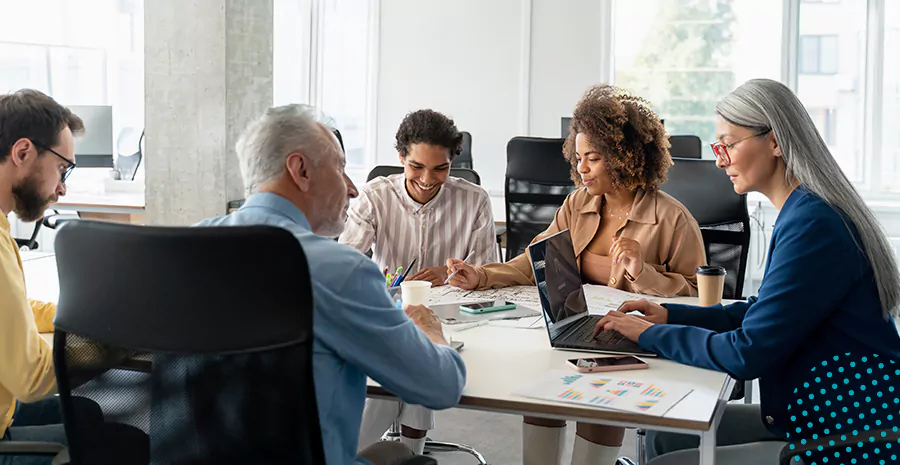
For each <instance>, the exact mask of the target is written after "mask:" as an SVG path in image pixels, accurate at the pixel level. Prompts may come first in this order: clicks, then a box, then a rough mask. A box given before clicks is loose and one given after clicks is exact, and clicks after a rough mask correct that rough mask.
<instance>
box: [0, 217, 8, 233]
mask: <svg viewBox="0 0 900 465" xmlns="http://www.w3.org/2000/svg"><path fill="white" fill-rule="evenodd" d="M0 228H3V230H4V231H6V232H9V218H7V217H6V215H3V214H0Z"/></svg>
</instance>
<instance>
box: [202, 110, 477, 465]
mask: <svg viewBox="0 0 900 465" xmlns="http://www.w3.org/2000/svg"><path fill="white" fill-rule="evenodd" d="M237 155H238V158H239V160H240V167H241V175H242V176H243V179H244V186H245V188H246V189H247V191H248V193H250V194H251V195H250V196H249V197H248V198H247V200H246V202H245V203H244V205H243V206H242V207H241V208H240V209H239V210H238V211H236V212H234V213H232V214H230V215H227V216H224V217H219V218H214V219H210V220H207V221H204V222H203V223H201V226H238V225H271V226H278V227H281V228H284V229H287V230H288V231H290V232H292V233H293V234H294V235H295V236H296V237H297V240H298V241H300V244H301V245H302V246H303V250H304V252H305V253H306V257H307V260H308V262H309V266H310V268H312V269H313V270H314V272H313V273H312V274H311V275H312V285H313V293H314V296H315V302H316V303H315V305H316V308H315V318H314V321H315V323H314V327H313V334H314V336H315V341H314V351H313V373H314V382H315V387H316V402H317V405H318V410H319V421H320V424H321V429H322V442H323V444H324V447H325V458H326V460H327V463H329V464H356V463H362V464H370V463H371V464H374V465H391V464H393V463H395V461H396V460H398V459H401V458H402V457H404V456H411V455H412V452H411V451H410V450H409V449H408V448H406V447H405V446H403V445H401V444H399V443H381V444H376V445H374V446H372V447H371V448H367V449H365V450H363V451H362V452H360V454H359V456H357V455H356V449H357V441H358V437H359V426H360V419H361V416H362V411H363V405H364V401H365V390H366V376H369V377H371V378H372V379H374V380H376V381H378V382H379V383H381V384H382V385H383V386H384V387H385V388H387V389H388V390H390V391H391V392H393V393H394V394H396V395H397V396H398V397H399V398H400V399H402V400H403V401H404V402H407V403H412V404H419V405H424V406H426V407H428V408H432V409H444V408H449V407H452V406H454V405H456V404H457V402H458V401H459V397H460V395H461V394H462V389H463V386H464V385H465V378H466V372H465V365H464V364H463V361H462V359H461V358H460V356H459V354H457V353H456V352H455V351H454V350H453V349H451V348H450V347H449V346H448V344H447V341H446V340H445V339H444V336H443V331H442V329H441V323H440V320H439V319H438V318H437V317H436V316H435V315H434V313H433V312H432V311H431V310H430V309H428V308H426V307H423V306H416V307H409V308H407V309H406V311H405V313H404V311H403V310H400V309H397V308H395V307H394V305H393V302H392V300H391V298H390V296H389V295H388V293H387V291H386V289H385V286H384V277H383V276H382V275H381V272H380V270H378V267H377V266H376V265H375V263H374V262H372V261H371V260H369V259H368V258H367V257H366V256H365V255H363V254H361V253H359V252H358V251H356V250H354V249H351V248H350V247H346V246H343V245H340V244H338V243H337V242H335V241H334V240H332V239H329V237H336V236H338V235H340V233H341V230H342V229H343V227H344V221H345V219H346V218H347V207H348V202H349V199H351V198H354V197H356V195H357V191H356V187H355V186H354V185H353V182H352V181H350V179H349V178H348V177H347V175H346V173H345V172H344V165H345V159H344V154H343V151H342V150H341V148H340V145H339V144H338V141H337V139H336V138H335V136H334V135H333V134H332V132H331V130H330V128H329V127H328V126H327V123H325V122H323V121H322V119H321V118H320V117H319V113H318V112H317V111H316V110H315V109H314V108H312V107H309V106H306V105H287V106H282V107H276V108H271V109H269V110H268V111H266V112H265V114H263V115H262V116H261V117H260V118H259V119H257V120H256V121H254V122H253V123H252V124H250V126H249V127H248V128H247V130H246V131H245V132H244V134H243V135H242V136H241V138H240V140H239V141H238V144H237ZM257 272H265V270H257ZM410 367H413V369H410Z"/></svg>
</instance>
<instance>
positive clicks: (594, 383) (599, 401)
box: [513, 370, 693, 417]
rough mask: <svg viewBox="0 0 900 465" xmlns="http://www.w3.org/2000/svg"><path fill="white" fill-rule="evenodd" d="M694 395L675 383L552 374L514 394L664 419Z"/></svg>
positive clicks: (547, 374) (550, 372) (556, 371)
mask: <svg viewBox="0 0 900 465" xmlns="http://www.w3.org/2000/svg"><path fill="white" fill-rule="evenodd" d="M692 391H693V389H691V388H689V387H686V386H683V385H680V384H677V383H672V382H666V383H664V384H657V383H654V382H652V381H650V380H644V379H640V378H631V377H629V378H622V377H619V376H608V374H603V373H595V374H582V373H576V372H574V371H565V370H551V371H549V372H547V373H546V374H545V375H544V376H543V377H542V378H540V379H538V380H536V381H534V382H533V383H531V384H529V385H528V386H526V387H524V388H522V389H520V390H518V391H516V392H514V393H513V394H515V395H519V396H523V397H531V398H535V399H542V400H550V401H556V402H566V403H572V404H579V405H583V406H588V407H597V408H608V409H612V410H621V411H626V412H634V413H641V414H646V415H653V416H658V417H661V416H663V415H665V414H666V412H668V411H669V410H670V409H671V408H672V407H674V406H675V405H676V404H677V403H678V402H681V400H682V399H684V398H685V397H687V395H688V394H690V393H691V392H692Z"/></svg>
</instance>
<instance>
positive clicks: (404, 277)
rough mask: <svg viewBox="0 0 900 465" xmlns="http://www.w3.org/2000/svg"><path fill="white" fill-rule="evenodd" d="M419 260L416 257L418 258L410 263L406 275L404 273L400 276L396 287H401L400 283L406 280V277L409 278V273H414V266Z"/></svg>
mask: <svg viewBox="0 0 900 465" xmlns="http://www.w3.org/2000/svg"><path fill="white" fill-rule="evenodd" d="M418 259H419V258H418V257H416V258H413V259H412V261H411V262H409V266H407V267H406V273H403V274H402V275H400V279H399V280H397V284H395V286H399V285H400V283H402V282H403V281H405V280H406V277H407V276H409V272H410V271H412V267H413V265H415V264H416V260H418Z"/></svg>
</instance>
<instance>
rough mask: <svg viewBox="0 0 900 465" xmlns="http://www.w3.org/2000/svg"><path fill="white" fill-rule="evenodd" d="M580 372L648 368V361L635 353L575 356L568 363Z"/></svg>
mask: <svg viewBox="0 0 900 465" xmlns="http://www.w3.org/2000/svg"><path fill="white" fill-rule="evenodd" d="M566 364H567V365H569V368H572V369H573V370H575V371H577V372H579V373H596V372H599V371H619V370H640V369H642V368H648V367H649V366H648V365H647V362H646V361H644V360H642V359H639V358H637V357H635V356H634V355H612V356H608V357H593V358H573V359H569V361H568V362H567V363H566Z"/></svg>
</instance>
